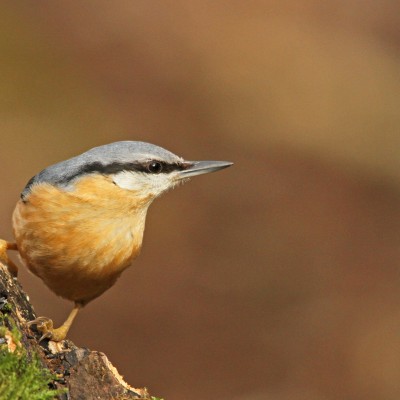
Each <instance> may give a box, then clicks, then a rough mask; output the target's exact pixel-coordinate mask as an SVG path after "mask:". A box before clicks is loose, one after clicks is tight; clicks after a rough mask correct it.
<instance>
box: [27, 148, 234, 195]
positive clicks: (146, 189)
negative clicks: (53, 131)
mask: <svg viewBox="0 0 400 400" xmlns="http://www.w3.org/2000/svg"><path fill="white" fill-rule="evenodd" d="M230 165H232V163H231V162H227V161H186V160H184V159H183V158H181V157H178V156H177V155H175V154H173V153H171V152H170V151H168V150H165V149H163V148H162V147H159V146H155V145H153V144H150V143H145V142H135V141H122V142H115V143H110V144H107V145H103V146H99V147H95V148H93V149H91V150H89V151H87V152H85V153H83V154H81V155H79V156H76V157H73V158H71V159H69V160H66V161H62V162H60V163H58V164H55V165H52V166H50V167H48V168H46V169H44V170H43V171H41V172H40V173H39V174H37V175H36V176H34V177H33V178H32V179H31V180H30V181H29V182H28V184H27V185H26V187H25V189H24V191H23V192H22V199H24V198H25V197H27V196H28V195H29V193H30V191H31V189H32V187H33V186H34V185H35V184H40V183H49V184H52V185H55V186H58V187H61V188H64V189H65V190H69V188H71V187H73V185H74V184H75V183H76V182H78V181H79V180H80V179H82V178H84V177H85V178H87V177H88V176H89V177H90V176H93V175H96V174H100V175H105V176H107V177H109V178H110V179H111V180H112V182H113V183H114V184H115V185H117V186H118V187H120V188H122V189H123V190H126V191H131V192H134V193H135V194H136V195H137V196H141V197H143V198H148V199H149V200H150V201H151V200H153V199H155V198H156V197H158V196H159V195H160V194H162V193H164V192H165V191H167V190H169V189H171V188H173V187H174V186H175V185H177V184H179V183H181V182H184V181H185V180H187V179H189V178H191V177H193V176H197V175H201V174H206V173H209V172H214V171H218V170H220V169H223V168H226V167H229V166H230Z"/></svg>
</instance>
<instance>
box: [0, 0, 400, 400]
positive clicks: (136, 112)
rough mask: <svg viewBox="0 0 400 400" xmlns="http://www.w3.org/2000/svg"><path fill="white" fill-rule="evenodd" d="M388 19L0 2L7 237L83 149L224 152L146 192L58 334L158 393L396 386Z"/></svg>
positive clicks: (363, 4)
mask: <svg viewBox="0 0 400 400" xmlns="http://www.w3.org/2000/svg"><path fill="white" fill-rule="evenodd" d="M399 24H400V4H399V2H398V1H394V0H382V1H379V2H378V1H375V2H373V1H365V0H363V1H361V0H347V1H343V0H342V1H340V0H336V1H334V0H330V1H325V2H320V1H313V0H309V1H307V0H301V1H294V0H292V1H257V0H254V1H246V2H244V1H242V2H240V1H219V2H213V1H207V0H203V1H197V0H196V1H189V2H188V1H178V0H175V1H172V0H171V1H159V0H158V1H127V0H126V1H122V0H118V1H113V2H110V1H106V0H97V1H88V2H79V1H67V0H63V1H56V2H54V1H50V0H48V1H47V0H44V1H40V2H36V1H33V0H30V1H29V0H26V1H19V2H14V1H11V0H9V1H4V2H2V6H1V13H0V32H1V35H0V46H1V47H0V49H1V60H0V82H1V86H0V87H1V90H0V113H1V117H0V127H1V129H0V138H1V146H0V168H1V171H2V174H1V191H0V193H1V203H0V204H1V207H0V236H1V237H3V238H7V239H11V237H12V235H11V224H10V217H11V213H12V209H13V207H14V204H15V202H16V200H17V199H18V196H19V193H20V191H21V190H22V188H23V187H24V185H25V183H26V182H27V180H28V179H29V178H30V177H31V176H32V175H34V174H35V173H37V172H38V171H39V170H41V169H42V168H44V167H46V166H48V165H49V164H51V163H54V162H57V161H60V160H63V159H66V158H68V157H70V156H73V155H76V154H78V153H80V152H81V151H84V150H86V149H88V148H90V147H93V146H96V145H100V144H104V143H108V142H112V141H115V140H126V139H131V140H144V141H149V142H152V143H155V144H158V145H161V146H164V147H166V148H168V149H170V150H172V151H174V152H176V153H178V154H180V155H182V156H184V157H186V158H188V159H222V160H225V159H226V160H232V161H234V162H235V165H234V167H232V168H230V169H229V170H226V171H223V172H220V173H218V174H215V175H209V176H207V177H200V178H196V179H195V180H193V181H192V182H191V183H190V184H188V185H186V186H184V187H183V188H178V189H177V190H175V191H173V192H171V193H169V194H168V195H166V196H165V197H164V198H162V199H161V200H159V201H157V202H156V203H155V204H154V205H153V206H152V207H151V210H150V213H149V217H148V221H147V228H146V234H145V243H144V248H143V251H142V255H141V257H140V258H139V259H138V260H137V261H136V262H135V264H134V266H133V267H132V268H131V269H129V270H128V271H126V272H125V273H124V274H123V276H122V278H121V279H120V280H119V282H118V283H117V284H116V285H115V286H114V287H113V288H112V289H111V290H110V291H108V292H107V293H106V294H104V295H103V296H102V297H100V298H99V299H98V300H96V301H94V302H93V303H91V304H90V305H88V306H87V308H86V309H84V310H83V312H82V313H81V315H80V316H79V317H78V319H77V321H76V324H75V325H74V326H73V329H72V332H71V335H70V336H71V339H72V340H74V341H75V342H76V343H77V344H78V345H80V346H87V347H90V348H92V349H97V350H100V351H104V352H105V353H107V355H108V356H109V357H110V359H111V360H112V362H113V363H114V364H115V365H116V367H117V368H118V369H119V371H120V372H121V373H122V374H123V375H124V376H125V377H126V379H127V380H128V381H129V382H130V383H131V384H132V385H134V386H147V387H149V388H150V390H151V392H152V393H153V394H157V395H160V396H164V397H165V398H166V399H168V400H182V399H191V400H197V399H198V400H200V399H201V400H203V399H205V398H213V399H214V398H215V399H217V398H218V399H226V400H228V399H235V400H264V399H274V400H292V399H293V400H300V399H301V400H303V399H304V400H306V399H307V400H313V399H316V400H331V399H332V400H333V399H341V400H342V399H351V400H357V399H360V400H361V399H362V400H368V399H371V400H372V399H374V400H376V399H384V400H391V399H396V400H397V399H399V398H400V290H399V289H400V190H399V189H400V151H399V149H400V135H399V128H400V112H399V109H400V31H399ZM20 279H21V281H22V283H23V286H24V287H25V289H26V290H27V291H28V293H29V294H30V296H31V300H32V302H33V304H34V305H35V307H36V310H37V312H38V313H39V314H41V315H46V316H50V317H54V320H55V321H56V322H57V323H61V322H62V320H63V319H64V318H65V316H66V315H67V313H68V311H69V309H70V307H71V304H69V303H67V302H65V301H63V300H61V299H59V298H57V297H56V296H55V295H53V294H52V293H51V292H50V291H49V290H48V289H47V288H46V287H45V286H44V285H43V284H42V282H41V281H39V280H38V279H37V278H35V277H34V276H32V275H29V274H28V273H26V271H25V270H24V269H23V268H21V272H20Z"/></svg>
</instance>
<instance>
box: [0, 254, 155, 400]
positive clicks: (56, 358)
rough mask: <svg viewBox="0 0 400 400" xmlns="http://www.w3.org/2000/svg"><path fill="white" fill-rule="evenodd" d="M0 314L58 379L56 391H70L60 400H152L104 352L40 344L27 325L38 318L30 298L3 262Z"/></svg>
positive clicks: (66, 342) (66, 343)
mask: <svg viewBox="0 0 400 400" xmlns="http://www.w3.org/2000/svg"><path fill="white" fill-rule="evenodd" d="M0 312H1V313H7V314H8V317H7V318H5V319H4V321H5V324H6V325H7V324H8V326H7V328H8V329H10V330H11V329H17V330H18V331H19V333H20V336H21V339H20V344H21V345H22V346H23V347H24V348H25V349H26V351H27V353H28V354H32V353H33V352H35V353H37V354H38V356H39V358H40V360H41V362H42V364H43V367H44V368H46V369H48V370H49V371H50V372H51V373H53V374H55V375H56V376H57V379H56V380H54V382H53V386H54V388H57V389H63V388H66V389H68V390H67V391H64V393H62V394H59V395H58V398H59V399H60V400H67V399H69V400H91V399H102V400H109V399H110V400H111V399H120V400H122V399H123V400H128V399H151V396H150V395H149V393H148V392H147V390H146V389H145V388H142V389H135V388H133V387H131V386H130V385H128V384H127V383H126V382H125V381H124V380H123V378H122V377H121V375H119V374H118V371H117V370H116V369H115V367H114V366H113V365H112V364H111V363H110V361H109V360H108V359H107V356H106V355H105V354H103V353H100V352H98V351H90V350H89V349H86V348H78V347H76V346H75V345H74V344H73V343H72V342H71V341H70V340H64V341H62V342H60V343H55V342H52V341H48V340H47V339H45V340H43V341H42V342H40V343H38V339H39V337H40V334H39V333H38V332H34V331H32V330H30V329H29V328H28V326H27V324H26V323H27V322H28V321H31V320H33V319H35V318H36V315H35V312H34V310H33V307H32V305H31V303H30V302H29V298H28V296H27V295H26V294H25V292H24V291H23V289H22V287H21V285H20V283H19V282H18V280H17V278H15V277H13V276H12V275H11V274H10V272H9V270H8V267H7V265H5V264H4V263H2V262H1V261H0ZM10 321H13V323H12V324H11V323H10ZM12 325H13V326H12ZM5 340H8V347H9V349H10V350H11V351H12V347H13V346H15V345H16V344H13V343H12V338H11V337H9V338H8V339H7V338H6V339H5Z"/></svg>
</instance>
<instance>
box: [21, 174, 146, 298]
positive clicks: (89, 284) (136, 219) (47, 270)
mask: <svg viewBox="0 0 400 400" xmlns="http://www.w3.org/2000/svg"><path fill="white" fill-rule="evenodd" d="M149 204H150V201H149V199H143V198H139V197H138V196H137V195H136V194H135V193H132V192H128V191H126V190H123V189H121V188H119V187H118V186H116V185H114V184H113V183H112V182H111V180H110V179H108V178H107V177H104V176H100V175H88V176H87V177H85V178H82V179H81V180H79V181H78V182H77V184H76V185H75V186H74V187H73V188H71V190H61V189H59V188H57V187H54V186H52V185H49V184H39V185H36V186H34V187H33V188H32V192H31V193H30V194H29V196H28V198H27V199H26V202H23V201H19V202H18V204H17V206H16V208H15V211H14V214H13V228H14V234H15V238H16V241H17V245H18V249H19V252H20V255H21V258H22V259H23V260H24V261H25V263H26V264H27V266H28V268H29V269H30V270H31V271H32V272H33V273H34V274H36V275H37V276H39V277H40V278H41V279H42V280H43V281H44V282H45V283H46V285H47V286H48V287H49V288H50V289H51V290H53V291H54V292H55V293H56V294H58V295H59V296H62V297H64V298H66V299H69V300H72V301H77V302H82V303H87V302H89V301H90V300H92V299H94V298H95V297H97V296H99V295H100V294H102V293H103V292H104V291H105V290H107V289H108V288H109V287H111V286H112V285H113V284H114V283H115V281H116V279H117V278H118V277H119V275H120V274H121V272H122V271H123V270H124V269H125V268H126V267H128V266H129V265H130V263H131V261H132V260H133V259H134V258H135V257H136V256H137V255H138V254H139V252H140V248H141V244H142V238H143V231H144V224H145V217H146V212H147V208H148V205H149Z"/></svg>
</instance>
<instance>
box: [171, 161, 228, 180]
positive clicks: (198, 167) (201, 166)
mask: <svg viewBox="0 0 400 400" xmlns="http://www.w3.org/2000/svg"><path fill="white" fill-rule="evenodd" d="M232 164H233V163H232V162H229V161H190V162H187V165H189V167H188V168H186V169H184V170H182V171H179V174H178V179H186V178H191V177H192V176H196V175H201V174H208V173H209V172H215V171H219V170H220V169H224V168H228V167H230V166H231V165H232Z"/></svg>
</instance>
